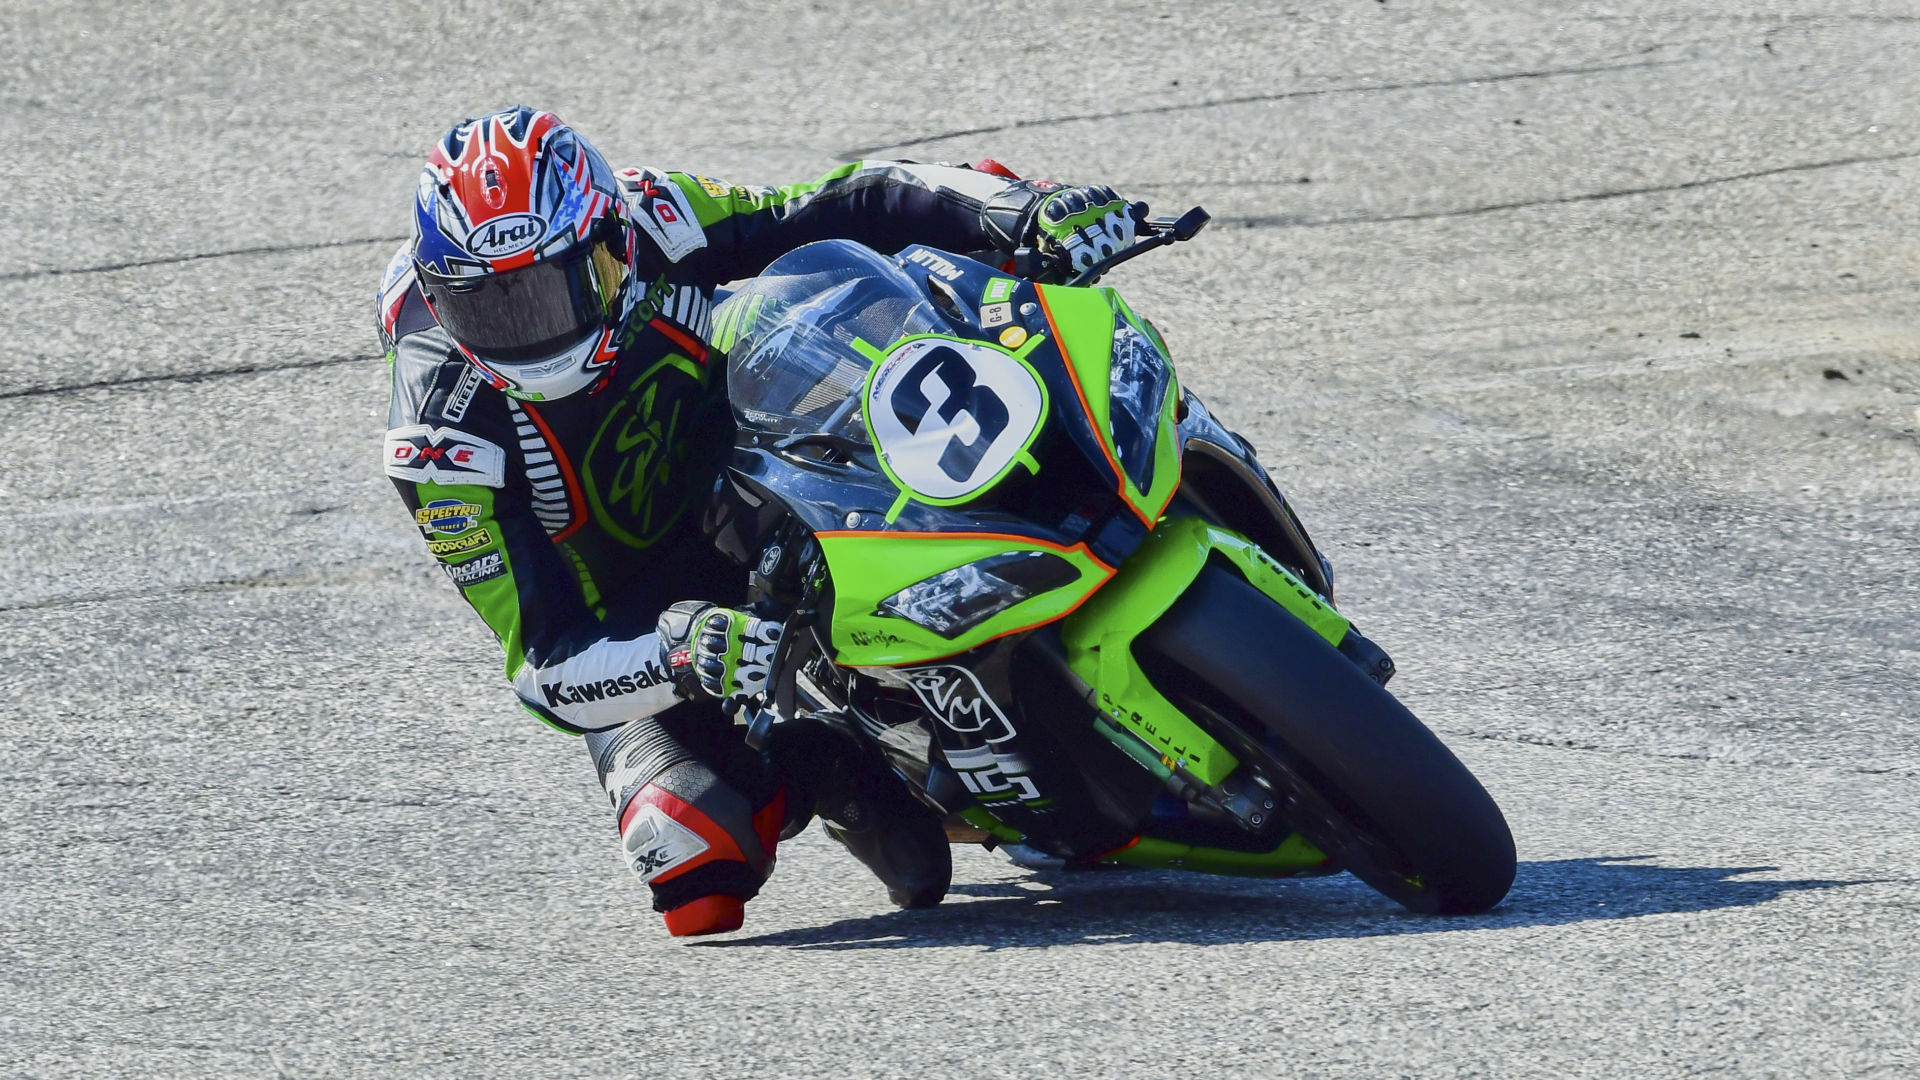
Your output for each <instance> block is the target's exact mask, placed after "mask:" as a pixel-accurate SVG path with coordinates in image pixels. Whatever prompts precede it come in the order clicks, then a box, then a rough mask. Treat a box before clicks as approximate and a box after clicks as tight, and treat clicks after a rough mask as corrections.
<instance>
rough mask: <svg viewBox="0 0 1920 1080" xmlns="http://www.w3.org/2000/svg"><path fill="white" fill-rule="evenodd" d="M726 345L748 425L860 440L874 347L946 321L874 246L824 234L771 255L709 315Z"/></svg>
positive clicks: (734, 390) (736, 397) (735, 394)
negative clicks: (858, 345) (869, 351)
mask: <svg viewBox="0 0 1920 1080" xmlns="http://www.w3.org/2000/svg"><path fill="white" fill-rule="evenodd" d="M714 326H715V330H716V336H718V337H721V338H725V337H727V336H728V335H732V336H733V340H732V341H731V342H729V343H728V345H727V355H728V357H729V361H728V368H727V391H728V394H729V396H730V397H731V398H732V400H733V407H734V409H735V411H736V412H738V413H739V414H740V416H741V418H742V419H743V420H744V421H746V422H747V423H749V424H751V425H753V426H755V427H759V428H764V429H768V430H772V431H781V432H788V433H792V434H802V433H808V434H810V433H813V432H830V433H832V434H836V435H842V436H845V437H847V438H851V439H858V440H860V441H862V442H864V441H866V437H867V435H866V429H865V426H864V425H863V424H862V423H861V419H860V409H859V391H860V388H861V387H862V386H863V385H864V384H865V383H866V379H867V372H868V370H869V369H870V368H871V367H872V366H873V363H872V361H871V360H869V359H868V358H867V357H866V356H864V355H862V354H861V353H860V351H859V350H857V349H855V348H854V346H853V342H854V339H855V338H858V339H860V340H862V341H865V342H866V343H867V344H869V345H871V346H873V347H874V348H876V349H885V348H886V347H887V345H888V344H890V343H892V342H893V341H896V340H898V339H899V338H901V337H904V336H906V335H909V334H922V333H930V332H945V331H947V330H948V327H947V326H946V325H945V324H944V323H943V322H942V320H941V318H940V316H939V314H938V313H937V312H936V311H935V310H934V308H933V306H932V305H931V304H929V303H928V302H927V300H926V297H925V296H924V294H922V293H921V291H920V288H919V286H917V285H915V284H914V282H913V279H912V278H910V277H908V276H907V275H906V274H904V273H902V272H901V270H900V268H899V267H898V266H896V265H894V263H893V262H892V261H891V260H889V259H887V258H886V257H884V256H882V255H879V254H877V253H876V252H874V250H873V249H871V248H868V247H864V246H862V245H860V244H856V243H854V242H852V241H850V240H823V241H820V242H819V243H814V244H808V245H806V246H805V247H801V248H796V249H794V250H793V251H791V252H788V253H787V254H786V255H783V256H781V257H780V258H778V259H776V260H774V262H773V263H772V265H770V266H768V267H767V268H766V269H765V270H764V271H762V272H761V274H760V276H759V277H757V278H755V279H753V280H752V281H750V282H748V283H747V284H746V285H745V286H743V287H742V288H741V289H740V290H739V291H737V292H735V293H734V294H733V296H731V297H729V298H728V300H727V302H726V304H724V305H723V306H722V310H720V311H719V312H716V314H715V320H714Z"/></svg>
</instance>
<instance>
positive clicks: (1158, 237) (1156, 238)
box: [1066, 203, 1213, 288]
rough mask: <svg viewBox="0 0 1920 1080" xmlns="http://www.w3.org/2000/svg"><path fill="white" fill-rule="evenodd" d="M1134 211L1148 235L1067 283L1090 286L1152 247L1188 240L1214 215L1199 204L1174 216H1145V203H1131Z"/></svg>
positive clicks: (1135, 216)
mask: <svg viewBox="0 0 1920 1080" xmlns="http://www.w3.org/2000/svg"><path fill="white" fill-rule="evenodd" d="M1133 211H1134V214H1133V218H1134V221H1135V222H1136V223H1138V224H1139V226H1140V229H1141V231H1143V232H1145V233H1146V234H1147V237H1146V239H1144V240H1141V241H1140V242H1138V243H1136V244H1134V245H1133V246H1132V247H1130V248H1127V249H1126V250H1125V251H1116V252H1114V253H1113V254H1112V255H1109V256H1107V257H1106V258H1104V259H1102V260H1100V261H1099V262H1097V263H1094V264H1093V265H1092V266H1089V267H1087V268H1086V269H1085V270H1082V271H1081V272H1080V273H1078V274H1075V275H1074V276H1073V277H1071V278H1068V279H1067V281H1066V284H1067V285H1068V286H1070V287H1076V288H1077V287H1080V286H1085V285H1091V284H1093V283H1094V282H1096V281H1099V280H1100V276H1101V275H1102V274H1105V273H1106V272H1107V271H1109V270H1111V269H1113V268H1114V267H1116V266H1119V265H1120V264H1121V263H1123V262H1126V261H1127V260H1128V259H1131V258H1134V257H1135V256H1139V255H1145V254H1146V253H1147V252H1149V251H1152V250H1153V249H1154V248H1160V247H1166V246H1167V245H1168V244H1177V243H1180V242H1181V241H1184V240H1191V239H1193V238H1194V237H1195V236H1198V235H1199V234H1200V230H1202V229H1204V228H1206V227H1207V222H1209V221H1212V220H1213V215H1212V214H1209V213H1207V211H1206V209H1205V208H1204V207H1199V206H1196V207H1194V208H1193V209H1191V210H1189V211H1187V212H1186V213H1184V214H1181V215H1180V216H1179V217H1177V218H1164V217H1162V218H1149V217H1147V216H1146V204H1145V203H1134V204H1133Z"/></svg>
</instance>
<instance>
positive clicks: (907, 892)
mask: <svg viewBox="0 0 1920 1080" xmlns="http://www.w3.org/2000/svg"><path fill="white" fill-rule="evenodd" d="M765 750H766V754H767V758H768V761H769V762H770V763H771V765H772V767H773V769H774V772H775V775H777V776H781V777H783V778H785V781H786V788H787V790H788V791H790V792H792V793H793V801H792V802H791V803H790V804H789V805H790V810H789V813H788V821H787V828H786V831H785V832H784V834H783V835H786V836H793V835H795V834H797V833H798V832H799V831H800V830H801V829H802V828H805V827H806V823H807V820H808V818H809V817H810V816H811V814H814V813H817V814H819V815H820V816H821V817H822V818H824V819H826V820H825V822H824V828H825V829H826V833H827V835H828V836H830V837H832V838H833V839H835V840H836V841H838V842H839V843H840V844H841V846H843V847H845V848H846V849H847V851H848V852H849V853H851V854H852V855H853V857H854V858H856V859H858V860H860V862H861V863H863V864H864V865H865V866H866V868H867V869H869V870H871V871H873V874H874V876H875V877H877V878H879V879H880V883H881V884H883V885H885V886H886V887H887V896H888V897H889V898H891V899H892V900H893V902H894V903H895V904H898V905H899V906H901V907H903V908H924V907H932V906H933V905H935V904H938V903H939V902H940V901H941V900H942V899H943V898H944V897H945V896H946V895H947V888H948V886H950V885H951V884H952V883H953V853H952V851H951V850H950V849H949V848H948V846H947V835H946V830H945V829H944V828H943V827H942V826H941V819H940V816H939V815H938V814H936V813H934V812H933V811H932V810H931V809H929V808H928V807H927V806H925V805H924V804H922V803H921V802H920V800H918V799H916V798H914V797H913V795H912V794H910V793H909V792H908V791H907V788H906V786H905V784H903V783H902V782H901V780H900V778H899V777H897V776H895V775H894V774H893V770H892V769H890V768H888V767H887V766H886V764H885V763H884V762H882V761H880V760H879V759H878V758H877V757H875V756H874V755H872V754H870V753H866V752H863V751H862V750H861V748H860V747H859V746H857V745H855V744H854V743H853V741H852V740H850V739H848V738H847V737H846V736H845V735H843V734H841V733H840V732H838V731H835V730H834V729H833V728H831V727H828V726H827V725H826V724H823V723H821V722H819V721H817V720H811V719H801V720H789V721H786V722H783V723H779V724H775V725H774V726H773V728H772V729H771V731H770V732H769V733H768V736H767V740H766V745H765Z"/></svg>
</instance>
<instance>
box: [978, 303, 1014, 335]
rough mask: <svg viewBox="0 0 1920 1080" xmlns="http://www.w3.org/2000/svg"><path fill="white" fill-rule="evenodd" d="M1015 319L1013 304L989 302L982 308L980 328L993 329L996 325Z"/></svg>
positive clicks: (1002, 324)
mask: <svg viewBox="0 0 1920 1080" xmlns="http://www.w3.org/2000/svg"><path fill="white" fill-rule="evenodd" d="M1012 321H1013V305H1012V304H1007V303H1002V304H988V305H987V306H986V307H983V308H981V309H980V329H982V330H991V329H993V328H994V327H996V326H1005V325H1007V324H1008V323H1011V322H1012Z"/></svg>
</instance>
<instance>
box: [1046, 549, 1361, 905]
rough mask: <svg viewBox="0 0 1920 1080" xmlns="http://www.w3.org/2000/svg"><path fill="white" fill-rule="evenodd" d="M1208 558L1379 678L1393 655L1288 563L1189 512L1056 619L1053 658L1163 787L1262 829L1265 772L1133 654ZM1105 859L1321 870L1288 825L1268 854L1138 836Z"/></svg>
mask: <svg viewBox="0 0 1920 1080" xmlns="http://www.w3.org/2000/svg"><path fill="white" fill-rule="evenodd" d="M1215 556H1219V557H1222V558H1224V559H1226V560H1227V561H1228V562H1229V563H1231V564H1232V565H1233V567H1234V568H1235V569H1236V570H1237V571H1238V572H1239V573H1240V574H1241V576H1242V577H1244V578H1245V579H1246V580H1247V581H1248V583H1250V584H1252V585H1253V586H1254V587H1255V588H1257V589H1259V590H1260V591H1261V592H1262V593H1265V594H1266V595H1267V596H1268V597H1270V598H1272V599H1273V600H1274V602H1276V603H1278V604H1279V605H1280V606H1282V607H1284V608H1286V609H1287V611H1288V612H1290V613H1291V614H1292V615H1294V617H1296V618H1298V619H1300V621H1302V622H1304V623H1306V624H1307V626H1308V627H1310V628H1312V629H1313V630H1314V632H1316V633H1318V634H1319V635H1320V636H1321V637H1322V638H1324V639H1325V640H1326V641H1327V643H1328V644H1330V645H1333V646H1334V647H1335V648H1337V649H1339V650H1340V652H1341V653H1342V654H1344V655H1346V656H1347V657H1348V659H1350V660H1352V661H1353V662H1354V663H1355V664H1356V665H1357V666H1359V667H1360V668H1361V670H1362V671H1364V672H1366V673H1367V675H1368V676H1369V677H1370V678H1372V679H1374V680H1375V681H1376V682H1378V683H1380V684H1382V685H1385V683H1386V681H1387V679H1389V678H1391V677H1392V675H1393V661H1392V659H1391V658H1389V657H1388V656H1387V654H1386V653H1385V652H1384V651H1383V650H1381V649H1380V647H1379V646H1377V645H1375V644H1373V642H1371V641H1369V640H1367V639H1366V638H1365V637H1363V636H1361V635H1360V634H1359V633H1358V632H1357V631H1355V630H1354V629H1353V624H1352V623H1351V622H1349V621H1348V620H1347V618H1346V617H1345V616H1343V615H1341V614H1340V613H1339V612H1338V611H1336V610H1334V608H1333V606H1332V604H1331V603H1329V602H1328V601H1327V600H1325V599H1324V598H1323V597H1321V596H1320V595H1319V594H1317V593H1315V592H1314V591H1313V590H1312V589H1310V588H1308V587H1307V585H1306V584H1305V583H1304V582H1302V581H1301V580H1300V578H1299V577H1298V576H1297V575H1295V574H1294V573H1293V572H1292V571H1291V570H1289V569H1287V568H1286V567H1285V566H1283V565H1281V564H1280V563H1279V562H1278V561H1277V560H1275V559H1273V558H1272V557H1271V556H1269V555H1268V554H1267V553H1266V552H1264V551H1262V550H1261V549H1260V548H1259V547H1258V545H1256V544H1254V543H1253V542H1252V541H1250V540H1248V539H1247V538H1246V537H1245V536H1242V535H1241V534H1239V533H1237V532H1234V531H1233V530H1231V529H1227V528H1224V527H1221V526H1219V525H1215V524H1212V523H1211V522H1208V521H1206V520H1204V519H1202V518H1197V517H1174V518H1168V519H1166V520H1164V521H1162V522H1161V524H1160V526H1159V527H1158V528H1156V529H1155V530H1154V531H1153V533H1152V534H1151V535H1150V536H1148V537H1147V539H1146V540H1145V541H1144V542H1143V543H1142V544H1141V546H1140V548H1139V550H1137V551H1136V552H1134V554H1133V555H1132V556H1130V557H1129V558H1128V559H1127V561H1126V563H1125V564H1123V565H1122V566H1121V568H1120V572H1119V573H1117V574H1115V575H1114V577H1113V580H1111V581H1109V582H1108V583H1107V585H1106V586H1105V587H1104V588H1102V589H1101V590H1100V591H1099V592H1098V593H1095V594H1094V596H1093V597H1092V598H1091V599H1089V600H1088V601H1087V602H1086V603H1085V604H1084V605H1082V606H1081V608H1080V610H1078V611H1076V612H1075V613H1074V614H1073V615H1071V616H1069V617H1068V618H1067V619H1066V620H1065V622H1063V623H1062V625H1061V641H1062V644H1063V645H1064V648H1065V653H1066V655H1065V657H1064V658H1063V659H1064V667H1065V669H1066V673H1068V674H1070V675H1071V676H1072V677H1073V681H1074V682H1076V683H1077V684H1078V686H1079V688H1080V689H1081V691H1082V693H1083V694H1084V695H1085V698H1086V701H1087V703H1088V704H1089V705H1091V706H1092V707H1093V711H1094V714H1095V723H1096V726H1097V727H1098V728H1099V731H1100V733H1101V734H1102V735H1103V736H1105V737H1106V738H1107V739H1108V740H1109V741H1111V742H1112V743H1113V744H1114V745H1115V746H1117V747H1119V748H1120V749H1121V750H1122V751H1124V752H1126V753H1127V755H1128V756H1129V757H1131V758H1133V760H1135V761H1136V762H1138V763H1139V764H1140V765H1141V767H1142V768H1145V769H1146V770H1147V771H1149V772H1151V773H1152V774H1153V775H1154V776H1156V777H1158V778H1159V779H1160V780H1161V782H1162V783H1163V784H1164V785H1165V786H1166V788H1167V790H1168V792H1169V793H1170V794H1172V795H1173V796H1174V797H1176V798H1178V799H1180V800H1181V801H1184V802H1190V803H1193V804H1196V805H1199V806H1204V807H1206V808H1208V809H1209V810H1211V811H1213V812H1215V813H1216V814H1219V815H1223V816H1225V817H1227V818H1229V819H1231V820H1233V821H1234V822H1236V823H1237V824H1238V825H1239V826H1240V827H1241V828H1243V829H1246V830H1248V831H1249V832H1259V831H1261V830H1262V829H1264V828H1267V827H1268V826H1269V824H1270V822H1271V818H1272V815H1273V812H1274V809H1275V803H1276V801H1277V800H1276V797H1275V795H1274V792H1273V790H1272V787H1271V785H1270V783H1269V782H1268V780H1267V778H1266V777H1264V776H1262V775H1261V774H1260V773H1259V772H1258V771H1257V770H1255V769H1254V768H1252V767H1251V766H1250V765H1249V766H1243V765H1242V762H1241V760H1240V758H1239V757H1238V756H1236V755H1235V754H1234V753H1233V751H1232V750H1230V749H1229V748H1228V747H1226V746H1224V745H1222V744H1221V743H1220V741H1219V740H1217V739H1215V738H1214V737H1213V736H1212V735H1211V734H1209V733H1208V732H1207V731H1206V730H1205V729H1204V728H1202V727H1201V726H1200V725H1198V724H1196V723H1194V721H1193V720H1192V719H1190V718H1189V717H1188V716H1187V715H1186V714H1185V713H1184V712H1182V711H1181V710H1180V709H1179V708H1177V707H1175V706H1174V705H1173V704H1172V703H1171V702H1169V701H1168V700H1167V699H1166V697H1165V696H1163V695H1162V694H1161V693H1160V691H1159V690H1157V689H1156V688H1155V687H1154V685H1153V683H1152V681H1151V680H1150V679H1149V678H1148V677H1147V675H1146V673H1145V672H1144V671H1143V670H1142V669H1141V668H1140V665H1139V662H1138V661H1137V660H1135V659H1134V655H1133V642H1134V639H1135V638H1137V637H1138V636H1139V635H1140V634H1141V633H1143V632H1145V631H1146V629H1147V628H1148V627H1150V626H1152V625H1153V624H1154V623H1155V622H1156V621H1158V620H1159V619H1160V617H1161V616H1163V615H1165V614H1166V612H1167V610H1168V609H1169V608H1171V607H1172V606H1173V605H1174V603H1175V602H1176V601H1178V600H1179V598H1180V597H1181V595H1182V594H1184V593H1185V592H1186V591H1187V589H1188V588H1189V587H1190V586H1191V585H1192V584H1193V582H1194V579H1196V578H1197V577H1199V575H1200V572H1201V571H1202V570H1203V569H1205V568H1206V565H1207V563H1208V561H1209V560H1210V559H1212V558H1214V557H1215ZM1106 861H1109V862H1117V863H1123V864H1130V865H1144V866H1163V867H1175V868H1179V869H1191V870H1201V871H1205V872H1210V873H1222V874H1242V875H1255V876H1266V875H1274V874H1286V873H1299V872H1305V871H1311V870H1317V869H1324V868H1325V867H1326V865H1327V858H1326V856H1325V855H1324V854H1323V853H1322V852H1320V851H1319V850H1318V849H1317V848H1315V847H1314V846H1313V845H1312V844H1310V843H1308V842H1307V841H1306V840H1305V839H1304V838H1302V837H1300V836H1299V835H1298V834H1293V835H1289V836H1287V837H1286V838H1285V839H1283V840H1282V841H1281V843H1280V844H1279V846H1278V847H1276V848H1274V849H1273V850H1271V851H1268V852H1259V853H1248V852H1241V851H1228V850H1223V849H1214V848H1205V847H1195V846H1189V845H1185V844H1178V843H1172V842H1169V841H1162V840H1155V839H1153V838H1151V837H1141V838H1139V839H1138V840H1136V842H1135V843H1134V844H1132V845H1129V846H1128V847H1125V848H1123V849H1121V850H1119V851H1116V852H1113V853H1111V854H1109V855H1108V856H1107V857H1106Z"/></svg>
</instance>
